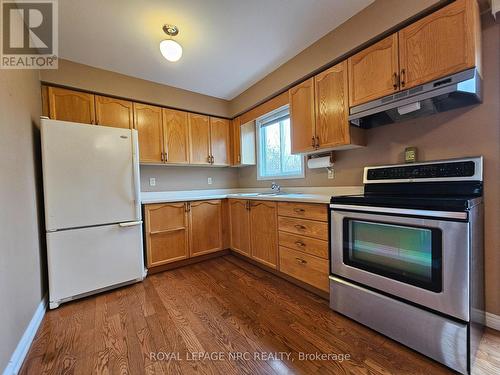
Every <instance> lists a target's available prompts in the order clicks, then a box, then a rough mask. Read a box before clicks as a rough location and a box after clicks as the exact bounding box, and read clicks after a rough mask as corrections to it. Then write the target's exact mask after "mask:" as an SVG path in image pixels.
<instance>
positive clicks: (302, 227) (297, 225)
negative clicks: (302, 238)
mask: <svg viewBox="0 0 500 375" xmlns="http://www.w3.org/2000/svg"><path fill="white" fill-rule="evenodd" d="M295 228H297V229H298V230H304V229H306V227H305V226H303V225H301V224H295Z"/></svg>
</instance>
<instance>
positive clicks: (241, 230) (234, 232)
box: [229, 199, 250, 256]
mask: <svg viewBox="0 0 500 375" xmlns="http://www.w3.org/2000/svg"><path fill="white" fill-rule="evenodd" d="M248 204H249V202H248V201H246V200H242V199H230V200H229V217H230V228H231V230H230V243H231V249H233V250H234V251H237V252H239V253H241V254H244V255H247V256H250V211H249V209H248V208H249V206H248Z"/></svg>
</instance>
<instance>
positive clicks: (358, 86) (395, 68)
mask: <svg viewBox="0 0 500 375" xmlns="http://www.w3.org/2000/svg"><path fill="white" fill-rule="evenodd" d="M347 62H348V65H349V69H348V72H349V105H350V106H356V105H358V104H361V103H365V102H368V101H370V100H374V99H378V98H381V97H383V96H386V95H390V94H392V93H394V92H396V91H398V90H399V85H398V78H397V77H398V72H399V65H398V35H397V34H392V35H390V36H388V37H387V38H385V39H382V40H381V41H380V42H378V43H375V44H374V45H372V46H370V47H368V48H365V49H364V50H362V51H360V52H358V53H357V54H355V55H354V56H351V57H349V59H348V60H347Z"/></svg>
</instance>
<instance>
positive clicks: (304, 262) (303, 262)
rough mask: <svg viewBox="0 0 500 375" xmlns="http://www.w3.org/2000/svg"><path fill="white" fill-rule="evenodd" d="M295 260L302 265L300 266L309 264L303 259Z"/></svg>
mask: <svg viewBox="0 0 500 375" xmlns="http://www.w3.org/2000/svg"><path fill="white" fill-rule="evenodd" d="M295 260H296V261H297V262H298V263H300V264H306V263H307V260H304V259H302V258H295Z"/></svg>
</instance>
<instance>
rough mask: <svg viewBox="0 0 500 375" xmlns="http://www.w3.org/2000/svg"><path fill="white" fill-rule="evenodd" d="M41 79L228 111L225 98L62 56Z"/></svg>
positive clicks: (175, 104) (174, 104)
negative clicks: (55, 67)
mask: <svg viewBox="0 0 500 375" xmlns="http://www.w3.org/2000/svg"><path fill="white" fill-rule="evenodd" d="M41 80H42V81H43V82H47V83H52V84H57V85H62V86H68V87H73V88H78V89H81V90H87V91H93V92H97V93H100V94H107V95H112V96H119V97H123V98H128V99H136V100H138V101H143V102H146V103H150V104H157V105H161V106H167V107H172V108H177V109H183V110H187V111H193V112H200V113H204V114H209V115H215V116H222V117H228V115H229V102H228V101H227V100H223V99H218V98H214V97H212V96H207V95H202V94H198V93H195V92H192V91H187V90H182V89H179V88H176V87H172V86H166V85H162V84H159V83H155V82H151V81H146V80H144V79H139V78H135V77H130V76H126V75H123V74H120V73H115V72H111V71H109V70H104V69H99V68H94V67H92V66H88V65H83V64H78V63H75V62H73V61H68V60H63V59H61V60H59V68H58V69H57V70H56V69H54V70H43V71H42V72H41Z"/></svg>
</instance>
